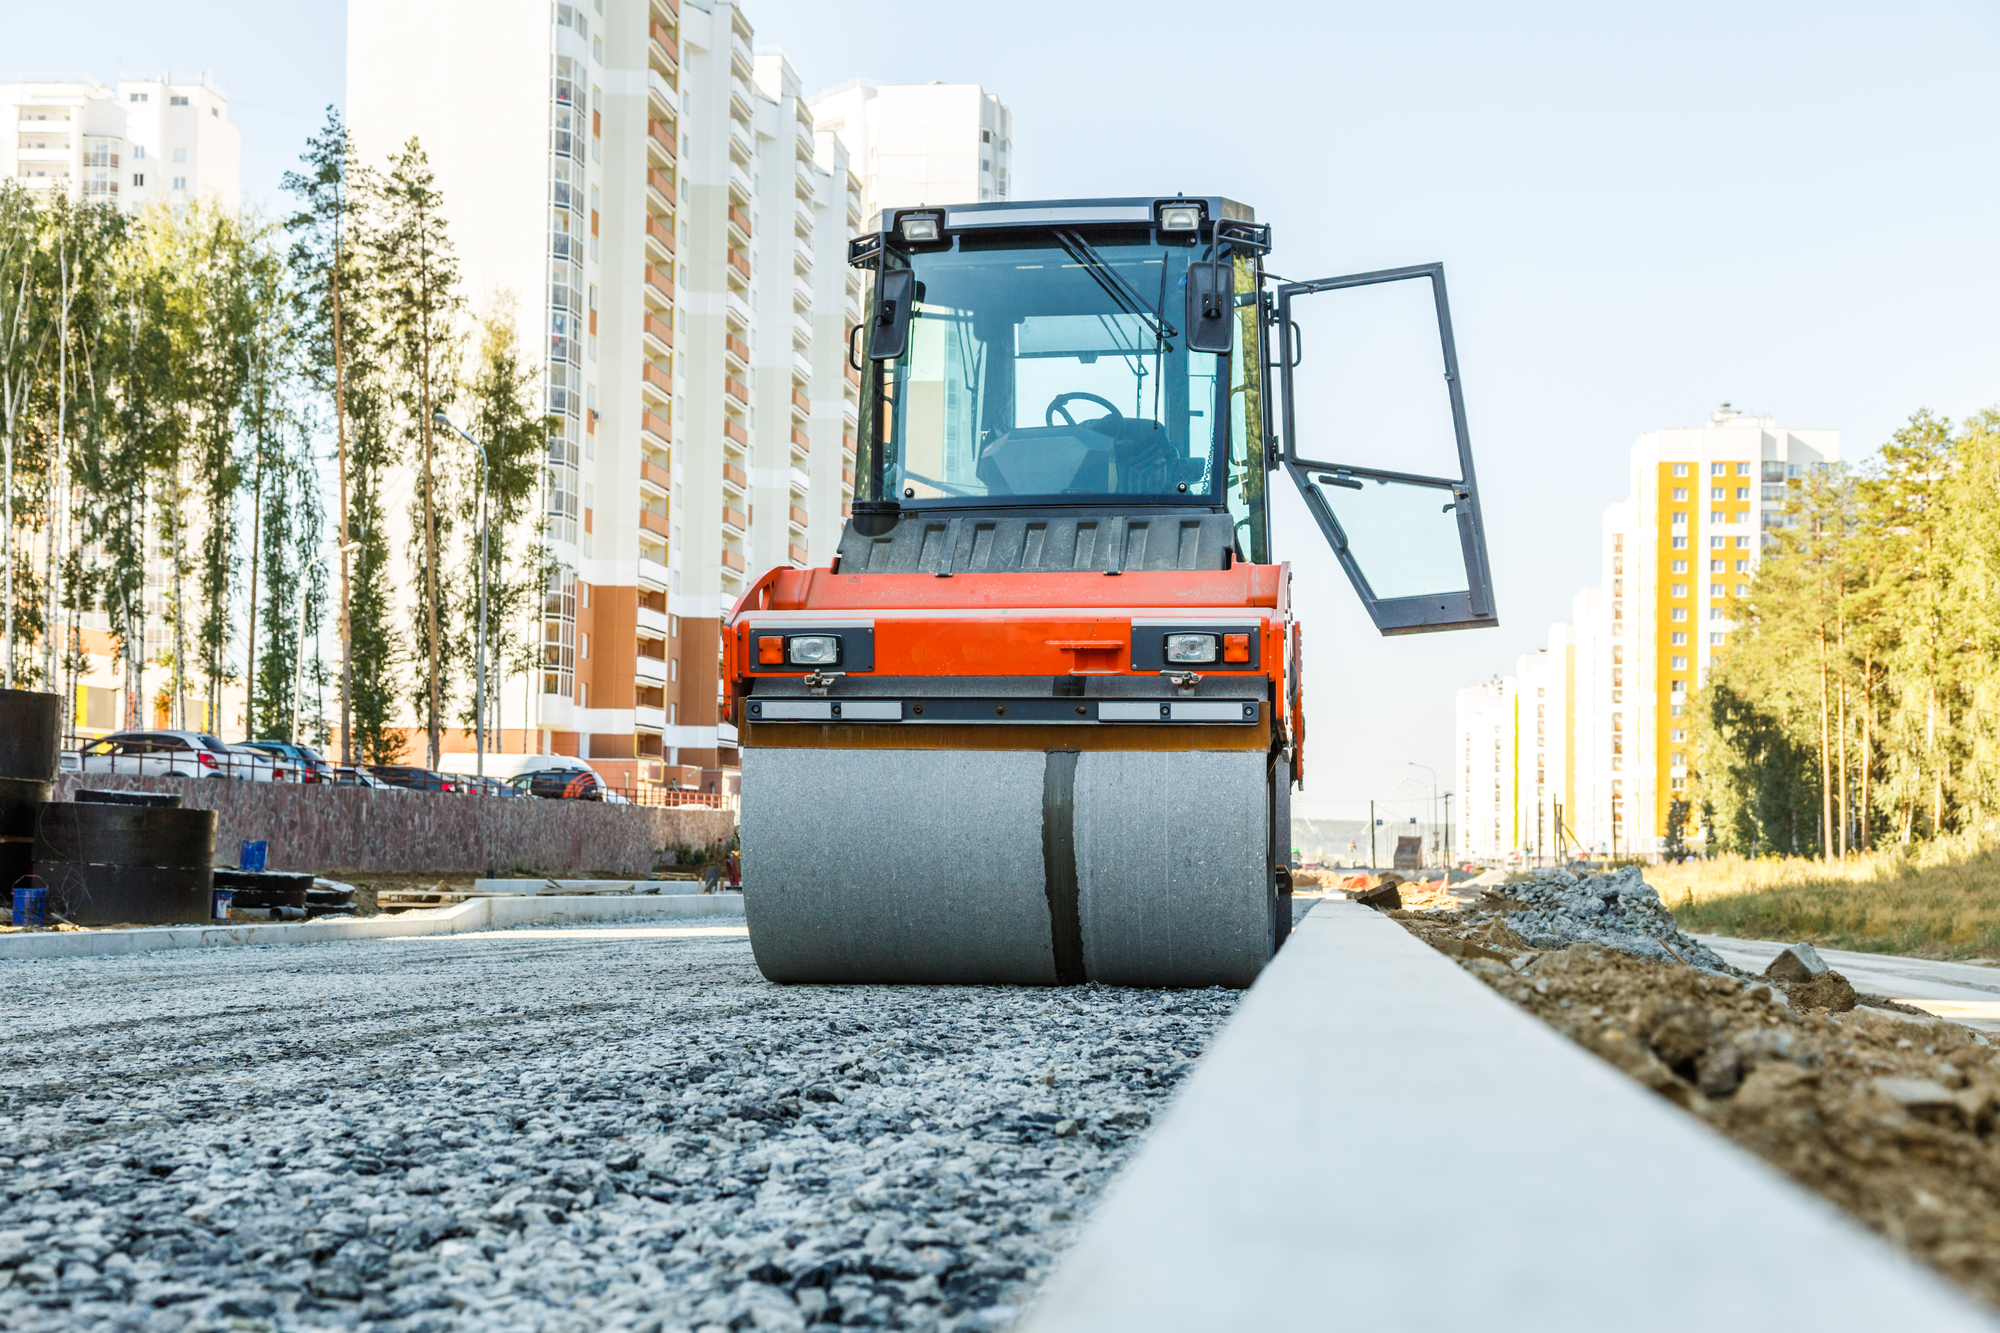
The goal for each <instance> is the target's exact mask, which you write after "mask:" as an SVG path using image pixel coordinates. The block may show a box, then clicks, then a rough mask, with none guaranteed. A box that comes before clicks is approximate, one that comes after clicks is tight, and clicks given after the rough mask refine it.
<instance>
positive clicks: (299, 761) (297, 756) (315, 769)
mask: <svg viewBox="0 0 2000 1333" xmlns="http://www.w3.org/2000/svg"><path fill="white" fill-rule="evenodd" d="M243 743H244V744H245V745H247V746H249V747H250V748H251V749H253V750H262V751H263V752H264V753H266V754H268V755H271V756H272V757H274V758H276V759H279V760H281V761H283V766H284V767H285V768H286V769H288V770H289V775H288V776H287V777H286V778H285V779H283V780H284V781H289V782H325V781H326V780H327V773H328V772H329V771H331V770H332V768H333V765H332V764H329V763H328V762H327V761H326V760H325V759H324V758H323V757H321V755H320V753H319V751H317V750H315V749H313V748H312V747H311V746H309V745H294V744H292V743H291V742H290V741H245V742H243Z"/></svg>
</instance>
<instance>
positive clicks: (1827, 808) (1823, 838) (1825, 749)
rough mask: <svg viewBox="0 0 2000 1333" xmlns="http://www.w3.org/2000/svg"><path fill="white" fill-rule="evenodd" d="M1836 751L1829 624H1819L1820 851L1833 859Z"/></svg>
mask: <svg viewBox="0 0 2000 1333" xmlns="http://www.w3.org/2000/svg"><path fill="white" fill-rule="evenodd" d="M1832 764H1833V753H1832V746H1831V742H1830V738H1829V737H1828V736H1827V689H1826V625H1825V624H1824V623H1822V624H1821V625H1820V627H1819V854H1820V859H1821V860H1831V859H1833V767H1832Z"/></svg>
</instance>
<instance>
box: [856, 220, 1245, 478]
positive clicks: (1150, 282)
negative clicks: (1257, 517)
mask: <svg viewBox="0 0 2000 1333" xmlns="http://www.w3.org/2000/svg"><path fill="white" fill-rule="evenodd" d="M1191 253H1192V251H1191V250H1190V249H1189V248H1187V247H1183V246H1156V245H1153V244H1151V243H1150V242H1148V241H1136V242H1131V243H1124V244H1120V243H1117V242H1113V241H1106V240H1098V241H1095V242H1094V243H1092V244H1090V245H1082V244H1067V245H1066V244H1064V243H1062V242H1061V241H1058V240H1054V239H1051V240H1048V241H1033V242H1022V241H1009V242H1006V243H1004V244H1003V243H996V242H992V241H982V240H980V239H978V238H966V237H960V238H959V239H958V240H957V241H956V242H955V243H954V247H953V248H952V249H951V250H949V251H935V252H929V253H923V254H918V255H913V256H911V257H910V260H909V263H910V266H911V268H912V269H913V270H914V271H915V273H916V276H917V301H916V306H915V310H914V312H913V316H912V318H911V321H910V339H909V345H908V347H907V349H906V350H905V352H904V354H903V357H902V359H901V360H899V361H897V362H896V363H895V364H894V366H893V367H892V368H891V374H890V379H889V383H888V385H887V386H886V388H887V398H888V401H887V403H886V404H885V409H884V410H885V411H886V412H887V413H888V425H889V431H888V441H887V450H886V454H885V458H884V463H885V468H884V473H885V480H886V481H887V482H888V484H889V485H890V486H892V487H893V491H892V492H891V493H892V494H893V496H894V497H895V498H897V499H899V500H901V501H902V502H903V503H905V504H909V503H911V502H915V503H918V504H921V503H923V502H925V501H932V502H942V503H947V504H949V503H953V502H958V503H963V502H965V501H967V500H971V501H975V502H986V503H990V502H993V501H999V502H1001V503H1024V502H1041V503H1051V502H1053V503H1069V504H1074V503H1076V502H1077V501H1078V500H1080V499H1086V498H1097V497H1104V496H1118V497H1121V498H1122V499H1124V500H1127V501H1130V500H1133V499H1146V500H1152V501H1155V502H1158V503H1179V504H1186V503H1201V502H1204V501H1206V502H1209V503H1215V502H1216V492H1217V490H1218V489H1219V487H1218V486H1217V479H1216V468H1215V454H1216V450H1215V436H1216V411H1217V406H1218V397H1217V391H1216V370H1217V365H1218V360H1219V358H1217V357H1216V356H1214V355H1213V354H1210V353H1207V352H1193V353H1191V352H1189V351H1187V350H1186V348H1185V347H1184V346H1183V345H1182V342H1181V339H1180V337H1179V336H1178V332H1179V331H1178V328H1177V326H1178V324H1179V323H1180V319H1181V312H1182V310H1183V309H1184V307H1185V301H1186V298H1185V295H1184V288H1183V286H1182V283H1183V281H1184V279H1185V277H1186V273H1187V264H1188V259H1189V256H1190V254H1191Z"/></svg>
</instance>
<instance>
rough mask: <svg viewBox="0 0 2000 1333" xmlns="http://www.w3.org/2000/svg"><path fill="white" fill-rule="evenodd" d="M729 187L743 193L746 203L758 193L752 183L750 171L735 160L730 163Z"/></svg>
mask: <svg viewBox="0 0 2000 1333" xmlns="http://www.w3.org/2000/svg"><path fill="white" fill-rule="evenodd" d="M729 188H730V189H731V190H733V191H735V192H736V193H737V194H740V195H742V196H743V202H744V203H745V204H748V203H749V202H750V200H751V198H752V197H754V196H755V194H756V190H755V189H754V188H753V187H752V186H751V184H750V173H749V172H747V171H745V170H744V169H743V168H742V167H739V166H737V165H736V164H735V163H734V162H731V163H730V164H729Z"/></svg>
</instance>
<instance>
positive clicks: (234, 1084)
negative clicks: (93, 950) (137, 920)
mask: <svg viewBox="0 0 2000 1333" xmlns="http://www.w3.org/2000/svg"><path fill="white" fill-rule="evenodd" d="M1237 999H1238V994H1237V993H1234V992H1225V991H1194V992H1187V991H1181V992H1155V991H1120V990H1109V989H1104V988H1101V987H1084V988H1078V989H1071V990H1012V989H999V988H937V987H894V988H860V987H852V988H837V987H777V986H772V985H769V984H767V983H766V982H765V981H764V980H763V979H762V978H761V977H760V976H759V975H758V974H757V970H756V967H755V965H754V964H753V963H752V961H751V957H750V948H749V942H748V940H747V939H746V938H745V937H744V935H743V933H742V930H741V918H737V919H736V920H735V921H734V922H730V921H727V920H713V921H704V922H703V923H702V924H701V925H699V926H689V927H661V926H658V925H648V926H634V927H630V928H590V929H565V930H518V931H507V932H496V933H492V934H485V935H461V936H447V937H432V938H425V939H410V940H369V941H351V942H343V943H336V944H312V945H296V946H287V947H280V948H263V949H197V950H187V951H181V952H172V953H165V952H163V953H153V954H140V955H132V956H128V957H117V958H79V959H52V960H43V961H20V962H10V963H5V964H0V1010H4V1012H5V1013H6V1014H7V1015H8V1019H7V1022H6V1025H5V1029H4V1036H0V1049H4V1056H3V1057H0V1106H3V1107H4V1109H5V1115H4V1117H0V1328H9V1329H44V1328H49V1329H54V1328H61V1329H84V1328H89V1329H175V1330H179V1329H190V1330H192V1329H236V1330H254V1329H291V1328H356V1327H370V1328H383V1329H398V1330H412V1331H420V1330H421V1331H428V1330H447V1329H480V1330H496V1329H533V1330H551V1331H555V1330H578V1331H579V1333H581V1331H582V1330H597V1329H624V1328H638V1329H663V1330H680V1329H687V1330H703V1331H704V1333H713V1331H714V1330H720V1329H760V1330H773V1329H779V1330H782V1329H798V1328H803V1327H805V1326H807V1325H827V1324H843V1325H866V1326H872V1327H883V1328H912V1329H940V1330H955V1329H999V1328H1005V1327H1007V1326H1008V1325H1009V1324H1011V1322H1012V1321H1013V1318H1014V1316H1015V1314H1016V1313H1017V1312H1018V1310H1019V1308H1020V1306H1021V1304H1022V1303H1023V1302H1024V1301H1025V1300H1026V1299H1027V1298H1028V1297H1029V1296H1030V1295H1031V1294H1032V1293H1033V1291H1034V1290H1035V1287H1036V1285H1037V1284H1038V1283H1039V1281H1040V1280H1041V1279H1042V1278H1043V1276H1044V1275H1045V1274H1046V1273H1047V1271H1048V1269H1049V1267H1050V1265H1051V1263H1052V1261H1053V1259H1054V1257H1055V1256H1056V1255H1057V1254H1058V1253H1059V1252H1060V1251H1061V1249H1062V1248H1063V1247H1064V1245H1065V1244H1066V1243H1067V1241H1068V1239H1069V1238H1070V1236H1071V1234H1072V1233H1073V1231H1074V1230H1075V1228H1076V1226H1077V1225H1078V1223H1079V1222H1080V1220H1081V1218H1082V1216H1083V1214H1084V1213H1085V1211H1086V1210H1087V1209H1088V1208H1089V1207H1090V1205H1091V1203H1092V1201H1093V1200H1094V1198H1095V1197H1096V1195H1097V1192H1098V1191H1099V1189H1100V1188H1101V1186H1102V1185H1103V1184H1104V1183H1105V1181H1106V1180H1107V1178H1108V1177H1109V1175H1110V1173H1111V1172H1112V1171H1113V1170H1114V1169H1115V1168H1116V1167H1117V1166H1118V1165H1119V1164H1120V1163H1121V1162H1122V1161H1123V1159H1124V1157H1125V1155H1126V1154H1127V1152H1128V1151H1129V1150H1130V1149H1131V1147H1132V1146H1133V1143H1134V1138H1135V1136H1136V1135H1137V1134H1139V1133H1140V1132H1141V1131H1142V1130H1143V1129H1144V1128H1145V1126H1146V1125H1147V1123H1148V1122H1149V1120H1150V1118H1151V1116H1152V1115H1153V1114H1155V1113H1156V1112H1157V1111H1158V1110H1159V1109H1160V1108H1161V1106H1162V1103H1163V1101H1164V1099H1165V1098H1166V1096H1167V1095H1168V1093H1169V1092H1170V1091H1171V1090H1172V1089H1173V1087H1174V1086H1175V1084H1176V1083H1177V1082H1178V1081H1179V1080H1180V1079H1181V1077H1182V1076H1183V1074H1184V1073H1185V1072H1186V1071H1187V1069H1188V1066H1189V1064H1190V1063H1191V1062H1192V1061H1193V1060H1194V1059H1195V1058H1196V1057H1197V1056H1198V1055H1199V1054H1200V1053H1201V1051H1202V1049H1203V1047H1204V1046H1205V1044H1206V1043H1207V1041H1208V1040H1209V1038H1210V1037H1211V1035H1212V1034H1213V1033H1214V1032H1215V1030H1216V1029H1217V1028H1218V1027H1219V1026H1220V1025H1221V1023H1222V1022H1223V1021H1224V1020H1225V1019H1226V1018H1227V1017H1228V1016H1229V1014H1230V1013H1231V1012H1232V1010H1233V1009H1234V1007H1235V1005H1236V1002H1237Z"/></svg>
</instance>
